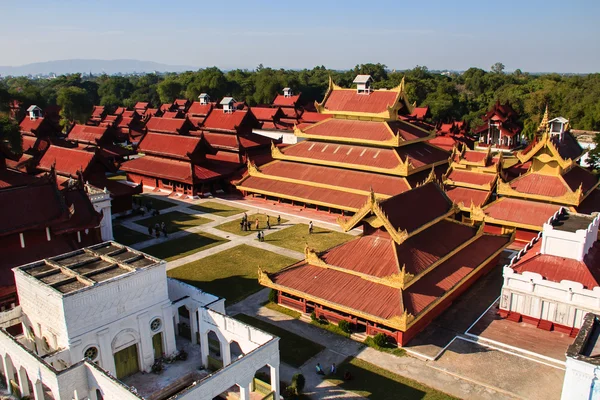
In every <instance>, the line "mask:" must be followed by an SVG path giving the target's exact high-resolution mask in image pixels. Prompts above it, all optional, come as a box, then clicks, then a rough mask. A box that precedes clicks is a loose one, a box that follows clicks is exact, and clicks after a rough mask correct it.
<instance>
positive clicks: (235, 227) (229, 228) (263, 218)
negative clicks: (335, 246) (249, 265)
mask: <svg viewBox="0 0 600 400" xmlns="http://www.w3.org/2000/svg"><path fill="white" fill-rule="evenodd" d="M256 218H258V225H259V229H260V230H265V229H267V214H252V215H248V220H249V221H250V222H251V224H250V228H251V229H252V230H250V231H243V230H241V229H240V222H242V219H241V218H238V219H236V220H234V221H229V222H226V223H224V224H221V225H218V226H215V228H216V229H219V230H221V231H224V232H229V233H233V234H235V235H240V236H248V235H251V234H256V229H255V228H256V226H255V224H256ZM269 222H270V224H271V226H272V227H275V226H277V214H275V215H272V214H269ZM286 222H287V219H283V218H282V219H281V223H282V224H285V223H286ZM286 229H287V228H286ZM307 229H308V228H307Z"/></svg>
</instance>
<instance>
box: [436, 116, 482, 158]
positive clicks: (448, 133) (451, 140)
mask: <svg viewBox="0 0 600 400" xmlns="http://www.w3.org/2000/svg"><path fill="white" fill-rule="evenodd" d="M468 130H469V126H468V124H467V123H466V122H465V121H452V122H450V123H440V124H438V125H437V126H436V127H435V137H434V138H433V139H430V140H429V143H430V144H432V145H434V146H437V147H440V148H442V149H444V150H447V151H452V149H453V148H454V147H455V146H456V147H460V146H462V145H466V146H467V147H468V148H471V149H472V148H473V145H474V139H473V138H472V137H471V136H469V134H468Z"/></svg>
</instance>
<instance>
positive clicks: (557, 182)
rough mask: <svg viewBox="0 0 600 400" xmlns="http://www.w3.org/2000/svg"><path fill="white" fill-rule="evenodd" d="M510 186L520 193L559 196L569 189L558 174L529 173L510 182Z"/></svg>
mask: <svg viewBox="0 0 600 400" xmlns="http://www.w3.org/2000/svg"><path fill="white" fill-rule="evenodd" d="M510 187H511V188H513V189H514V190H516V191H518V192H520V193H527V194H534V195H540V196H548V197H560V196H563V195H564V194H566V193H567V191H568V190H569V189H568V188H567V186H566V185H565V183H564V182H563V180H562V179H561V178H560V177H558V176H553V175H543V174H536V173H529V174H525V175H522V176H521V177H519V178H517V179H515V180H513V181H511V182H510Z"/></svg>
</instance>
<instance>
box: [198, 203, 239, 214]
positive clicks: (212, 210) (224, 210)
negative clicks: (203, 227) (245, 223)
mask: <svg viewBox="0 0 600 400" xmlns="http://www.w3.org/2000/svg"><path fill="white" fill-rule="evenodd" d="M190 209H192V210H196V211H201V212H204V213H208V214H214V215H218V216H220V217H231V216H232V215H236V214H240V213H243V212H244V211H245V210H243V209H241V208H235V207H231V206H228V205H227V204H222V203H217V202H216V201H207V202H204V203H200V204H196V205H195V206H191V207H190Z"/></svg>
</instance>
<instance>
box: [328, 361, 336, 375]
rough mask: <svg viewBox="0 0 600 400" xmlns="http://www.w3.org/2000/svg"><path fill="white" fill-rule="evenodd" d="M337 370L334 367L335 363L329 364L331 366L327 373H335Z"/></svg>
mask: <svg viewBox="0 0 600 400" xmlns="http://www.w3.org/2000/svg"><path fill="white" fill-rule="evenodd" d="M336 372H337V368H336V367H335V363H333V364H331V368H329V375H335V373H336Z"/></svg>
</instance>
